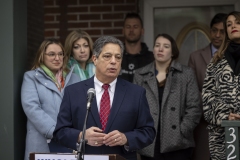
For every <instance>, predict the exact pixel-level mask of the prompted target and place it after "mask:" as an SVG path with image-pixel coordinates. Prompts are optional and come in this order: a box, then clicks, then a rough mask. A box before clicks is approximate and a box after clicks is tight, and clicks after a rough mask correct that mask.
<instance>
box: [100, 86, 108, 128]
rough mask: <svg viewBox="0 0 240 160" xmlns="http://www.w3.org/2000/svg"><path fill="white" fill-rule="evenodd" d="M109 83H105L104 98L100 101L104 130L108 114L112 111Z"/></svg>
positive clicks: (101, 120)
mask: <svg viewBox="0 0 240 160" xmlns="http://www.w3.org/2000/svg"><path fill="white" fill-rule="evenodd" d="M108 87H109V84H104V85H103V86H102V88H103V89H104V92H103V95H102V99H101V102H100V122H101V124H102V130H105V128H106V125H107V121H108V116H109V113H110V97H109V93H108Z"/></svg>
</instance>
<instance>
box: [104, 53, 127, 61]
mask: <svg viewBox="0 0 240 160" xmlns="http://www.w3.org/2000/svg"><path fill="white" fill-rule="evenodd" d="M113 56H114V57H115V60H116V61H117V62H120V61H121V60H122V56H121V55H120V54H116V55H112V54H104V55H103V56H102V57H103V59H104V60H105V61H109V60H110V59H112V57H113Z"/></svg>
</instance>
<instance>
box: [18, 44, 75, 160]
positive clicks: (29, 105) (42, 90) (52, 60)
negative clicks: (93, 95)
mask: <svg viewBox="0 0 240 160" xmlns="http://www.w3.org/2000/svg"><path fill="white" fill-rule="evenodd" d="M67 61H68V59H67V57H65V54H64V50H63V46H62V45H61V43H60V42H59V41H58V40H56V39H47V40H44V41H43V42H42V44H41V45H40V47H39V49H38V52H37V55H36V57H35V61H34V64H33V68H32V70H31V71H27V72H26V73H25V74H24V78H23V84H22V90H21V100H22V107H23V110H24V112H25V114H26V116H27V136H26V149H25V158H24V159H25V160H29V153H31V152H38V153H48V152H72V150H70V149H68V148H65V147H64V146H62V145H60V144H58V143H56V142H55V141H54V140H53V139H52V138H53V131H54V129H55V127H56V123H57V115H58V112H59V108H60V104H61V102H62V98H63V94H64V89H65V87H66V86H68V85H70V84H73V83H76V82H79V77H78V76H77V75H74V74H72V70H70V71H69V69H68V68H67V66H66V64H67Z"/></svg>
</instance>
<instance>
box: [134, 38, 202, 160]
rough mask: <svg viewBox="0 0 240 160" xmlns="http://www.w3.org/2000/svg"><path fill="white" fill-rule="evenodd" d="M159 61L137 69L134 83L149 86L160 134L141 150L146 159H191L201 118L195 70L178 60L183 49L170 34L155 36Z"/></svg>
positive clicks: (152, 108)
mask: <svg viewBox="0 0 240 160" xmlns="http://www.w3.org/2000/svg"><path fill="white" fill-rule="evenodd" d="M153 54H154V58H155V61H154V62H152V63H151V64H149V65H147V66H145V67H143V68H140V69H138V70H136V72H135V74H134V83H136V84H138V85H140V86H142V87H144V88H145V89H146V96H147V100H148V103H149V106H150V111H151V115H152V117H153V119H154V124H155V129H156V130H157V136H156V137H155V140H154V142H153V143H152V144H151V145H150V146H148V147H146V148H144V149H142V150H140V151H139V153H140V155H141V159H142V160H155V159H156V160H188V159H189V160H190V159H191V154H192V150H193V147H194V140H193V130H194V128H195V127H196V125H197V124H198V123H199V120H200V117H201V110H200V96H199V92H198V87H197V82H196V79H195V75H194V73H193V71H192V70H191V69H190V68H189V67H187V66H183V65H181V64H180V63H178V62H177V61H176V59H177V58H178V55H179V51H178V48H177V45H176V42H175V41H174V39H173V38H172V37H171V36H169V35H167V34H159V35H157V37H156V38H155V44H154V48H153Z"/></svg>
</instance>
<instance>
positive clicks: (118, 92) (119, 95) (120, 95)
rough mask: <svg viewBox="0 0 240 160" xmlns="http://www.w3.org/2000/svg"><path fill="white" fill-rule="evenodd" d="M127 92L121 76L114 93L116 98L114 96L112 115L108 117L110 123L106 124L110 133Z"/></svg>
mask: <svg viewBox="0 0 240 160" xmlns="http://www.w3.org/2000/svg"><path fill="white" fill-rule="evenodd" d="M125 93H126V86H125V83H124V81H122V80H121V79H120V78H118V79H117V84H116V88H115V93H114V98H113V103H112V107H111V111H110V115H109V117H108V123H107V126H106V129H105V130H106V133H108V131H109V129H110V128H111V126H112V124H113V122H114V119H115V117H116V115H117V113H118V111H119V109H120V107H121V104H122V101H123V99H124V96H125Z"/></svg>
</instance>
